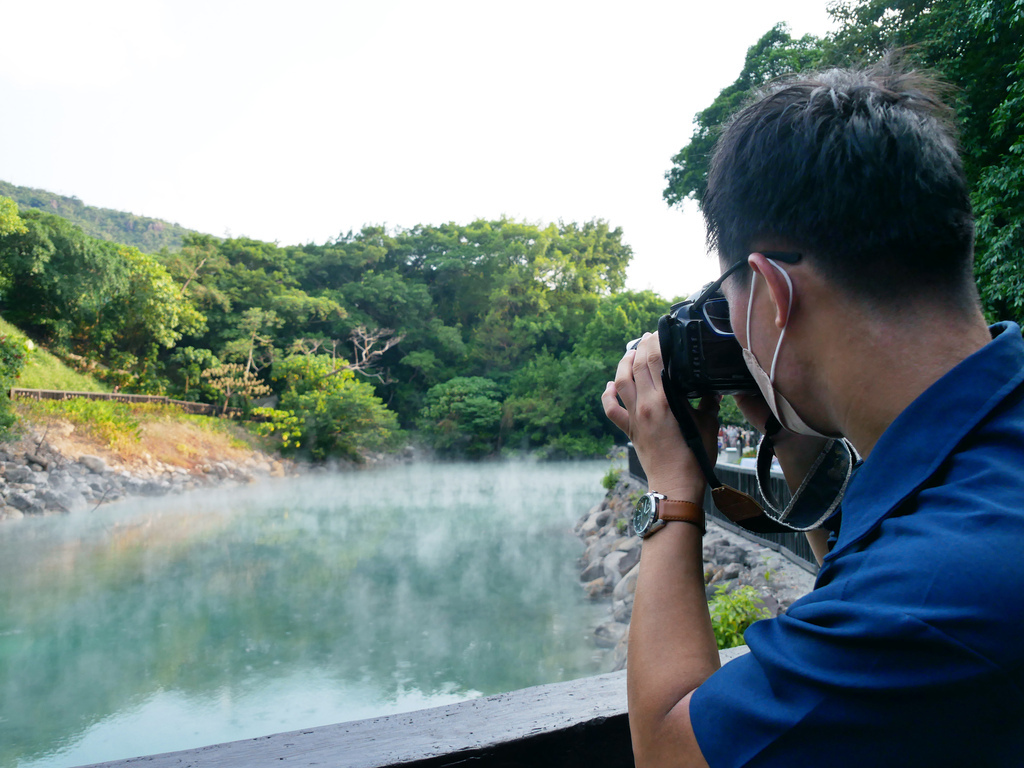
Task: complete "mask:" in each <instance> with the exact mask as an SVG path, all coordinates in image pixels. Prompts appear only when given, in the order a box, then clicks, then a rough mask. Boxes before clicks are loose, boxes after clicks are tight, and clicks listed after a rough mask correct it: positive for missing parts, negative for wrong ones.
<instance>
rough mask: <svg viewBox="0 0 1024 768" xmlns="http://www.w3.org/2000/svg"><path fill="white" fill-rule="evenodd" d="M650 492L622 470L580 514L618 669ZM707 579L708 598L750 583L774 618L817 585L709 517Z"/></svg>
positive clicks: (590, 576) (586, 576)
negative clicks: (640, 504)
mask: <svg viewBox="0 0 1024 768" xmlns="http://www.w3.org/2000/svg"><path fill="white" fill-rule="evenodd" d="M646 491H647V488H646V486H645V485H643V484H641V483H640V482H638V481H636V480H635V479H633V478H632V477H631V476H630V475H629V474H628V473H626V472H622V473H621V474H620V478H619V481H618V483H616V485H615V487H614V488H612V489H611V490H610V491H608V493H607V494H606V495H605V498H604V500H603V501H602V502H601V503H600V504H598V505H596V506H595V507H594V508H593V509H591V510H589V511H588V512H587V513H586V514H584V515H583V517H582V518H580V520H579V522H578V523H577V526H576V532H577V533H578V535H579V536H580V537H581V538H582V539H583V541H584V543H585V545H586V550H585V551H584V553H583V557H582V558H580V569H581V577H580V578H581V580H582V582H583V588H584V589H585V590H586V593H587V595H588V596H589V597H590V598H592V599H594V600H604V601H607V602H608V610H609V614H610V616H609V620H608V621H606V622H604V623H602V624H600V625H599V626H598V627H597V629H596V630H595V632H594V634H595V639H596V642H597V645H598V647H600V648H605V649H607V650H608V652H609V653H611V654H612V662H613V666H614V669H617V670H618V669H623V668H624V667H625V665H626V647H627V643H628V642H629V619H630V617H631V615H632V613H633V593H634V592H635V590H636V579H637V574H638V572H639V567H638V566H639V562H640V549H641V546H642V543H641V541H640V539H639V538H638V537H637V536H635V535H634V534H633V531H632V525H631V523H630V520H631V518H632V513H633V506H634V505H635V501H636V499H637V498H639V496H640V495H641V494H643V493H645V492H646ZM704 583H705V585H706V586H705V588H706V591H707V597H708V600H710V599H711V598H712V597H714V595H715V592H716V591H717V590H719V589H720V588H724V590H725V591H727V592H728V591H732V590H733V589H735V588H737V587H739V586H742V585H750V586H752V587H754V588H755V589H756V590H757V591H758V592H759V593H760V595H761V600H762V602H763V603H764V605H765V607H766V608H767V609H768V611H769V612H770V613H771V615H772V616H776V615H778V614H779V613H782V612H784V611H785V610H786V609H787V608H788V607H789V606H790V605H791V604H792V603H793V602H794V601H795V600H796V599H797V598H799V597H801V596H803V595H805V594H807V593H808V592H810V591H811V590H812V589H813V588H814V576H813V575H811V574H810V573H809V572H808V571H806V570H804V569H803V568H802V567H800V566H798V565H796V564H795V563H793V562H792V561H790V560H789V559H787V558H786V557H784V556H783V555H781V554H779V553H778V552H775V551H773V550H771V549H769V548H768V547H764V546H761V545H760V544H759V543H757V542H755V541H751V540H749V539H747V538H745V537H743V536H740V535H739V534H737V533H733V532H731V531H728V530H726V529H725V528H723V527H721V526H719V525H717V524H716V523H715V522H714V521H713V520H712V519H711V518H708V531H707V534H706V535H705V537H704Z"/></svg>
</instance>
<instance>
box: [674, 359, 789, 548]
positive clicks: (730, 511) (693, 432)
mask: <svg viewBox="0 0 1024 768" xmlns="http://www.w3.org/2000/svg"><path fill="white" fill-rule="evenodd" d="M661 383H662V385H663V389H664V390H665V399H666V400H668V407H669V408H670V409H671V410H672V415H673V416H675V417H676V422H677V423H678V424H679V430H680V431H681V432H682V433H683V439H684V440H686V444H687V445H688V446H689V447H690V450H691V451H692V452H693V455H694V456H695V457H696V458H697V463H698V464H699V465H700V469H701V472H703V473H704V478H705V479H706V480H707V481H708V484H709V485H710V486H711V498H712V500H713V501H714V502H715V506H716V507H718V509H719V511H720V512H721V513H722V514H723V515H725V516H726V517H728V518H729V520H731V521H732V522H734V523H736V524H737V525H741V526H743V527H744V528H746V529H747V530H750V531H754V532H756V533H770V532H772V531H774V530H778V529H777V528H773V527H763V526H765V525H768V526H771V524H772V523H771V521H770V520H769V519H768V517H767V516H766V515H765V513H764V510H763V509H762V508H761V505H760V504H758V503H757V501H756V500H755V499H754V497H753V496H750V495H749V494H746V493H744V492H743V491H740V490H737V489H735V488H730V487H729V486H727V485H725V484H724V483H723V482H722V481H720V480H719V479H718V475H716V474H715V467H714V465H713V464H712V463H711V459H710V458H708V452H707V451H705V450H704V441H703V440H702V439H701V436H700V430H699V429H698V428H697V423H696V422H695V421H694V420H693V416H692V415H691V414H690V410H689V408H688V404H687V403H686V401H685V399H684V400H683V401H682V402H680V396H679V394H678V391H677V390H676V388H675V387H673V386H672V385H671V383H670V381H669V378H668V372H667V371H665V370H662V372H661Z"/></svg>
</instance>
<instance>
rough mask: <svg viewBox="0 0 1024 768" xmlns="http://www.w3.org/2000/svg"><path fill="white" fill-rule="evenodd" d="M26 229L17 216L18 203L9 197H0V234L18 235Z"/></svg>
mask: <svg viewBox="0 0 1024 768" xmlns="http://www.w3.org/2000/svg"><path fill="white" fill-rule="evenodd" d="M26 231H27V230H26V228H25V224H24V223H23V222H22V220H21V217H20V216H18V204H17V203H16V202H14V201H13V200H11V198H9V197H0V235H20V234H24V233H25V232H26Z"/></svg>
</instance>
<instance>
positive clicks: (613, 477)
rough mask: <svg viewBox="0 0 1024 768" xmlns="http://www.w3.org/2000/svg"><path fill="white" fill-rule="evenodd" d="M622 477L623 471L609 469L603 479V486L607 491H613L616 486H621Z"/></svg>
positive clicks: (613, 468)
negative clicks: (620, 479)
mask: <svg viewBox="0 0 1024 768" xmlns="http://www.w3.org/2000/svg"><path fill="white" fill-rule="evenodd" d="M620 477H622V470H621V469H616V468H615V467H609V468H608V472H606V473H605V476H604V477H602V478H601V485H602V486H603V487H604V489H605V490H606V491H610V490H612V489H613V488H614V487H615V486H616V485H618V484H619V478H620Z"/></svg>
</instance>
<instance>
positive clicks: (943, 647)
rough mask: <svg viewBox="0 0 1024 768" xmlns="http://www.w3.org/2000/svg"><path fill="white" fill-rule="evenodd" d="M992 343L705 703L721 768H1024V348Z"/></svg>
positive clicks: (873, 482) (698, 700) (888, 453)
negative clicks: (802, 591)
mask: <svg viewBox="0 0 1024 768" xmlns="http://www.w3.org/2000/svg"><path fill="white" fill-rule="evenodd" d="M991 330H992V334H993V341H992V342H991V343H990V344H988V345H987V346H985V347H984V348H983V349H981V350H979V351H978V352H976V353H975V354H974V355H972V356H971V357H969V358H967V359H966V360H964V361H963V362H962V363H961V364H960V365H958V366H957V367H956V368H954V369H953V370H951V371H950V372H949V373H947V374H946V375H945V376H943V377H942V378H941V379H940V380H939V381H937V382H936V383H935V384H934V385H933V386H931V387H930V388H929V389H928V390H927V391H926V392H924V394H922V395H921V396H920V397H919V398H917V399H916V400H915V401H914V402H913V403H911V404H910V406H908V407H907V409H906V410H904V411H903V413H901V414H900V415H899V417H898V418H897V419H896V420H895V421H894V422H893V423H892V425H891V426H890V427H889V428H888V429H887V430H886V431H885V433H884V434H883V435H882V437H881V439H880V440H879V441H878V443H877V444H876V445H875V448H874V450H872V452H871V454H870V456H869V457H868V458H867V460H866V461H865V462H864V464H863V465H862V466H861V467H860V469H859V470H858V472H857V474H856V477H855V478H854V480H853V481H852V482H851V484H850V487H849V489H848V490H847V493H846V497H845V498H844V500H843V505H842V521H843V522H842V527H841V529H840V532H839V538H838V541H837V542H836V545H835V547H834V548H833V550H832V551H831V552H830V553H829V555H828V556H827V557H826V558H825V561H824V564H823V566H822V568H821V572H820V573H819V575H818V580H817V583H816V584H815V588H814V591H813V592H811V593H810V594H809V595H806V596H805V597H803V598H801V599H800V600H798V601H797V602H795V603H793V605H792V606H791V607H790V609H789V611H787V612H786V614H785V615H783V616H780V617H778V618H777V619H771V620H766V621H760V622H757V623H756V624H754V625H753V626H752V627H751V628H750V629H749V630H748V631H747V633H746V641H747V644H748V646H749V647H750V653H749V654H747V655H745V656H743V657H741V658H739V659H736V660H735V661H732V662H730V663H728V664H726V665H725V666H724V667H723V668H722V669H720V670H719V671H718V672H716V673H715V674H714V675H712V676H711V677H710V678H709V679H708V680H707V681H706V682H705V683H704V684H703V685H702V686H701V687H700V688H698V689H697V691H696V692H695V693H694V695H693V699H692V700H691V704H690V718H691V721H692V723H693V729H694V732H695V734H696V736H697V742H698V743H699V744H700V748H701V751H702V752H703V753H704V757H705V759H706V760H707V761H708V763H709V764H710V765H711V766H712V767H713V768H717V767H718V766H739V765H744V766H755V765H756V766H787V767H799V768H803V766H818V765H825V766H829V767H830V768H835V767H837V766H857V767H858V768H863V767H864V766H882V765H886V766H888V765H892V766H901V767H904V766H915V765H920V766H929V767H930V768H931V767H934V766H986V767H988V766H1008V765H1024V386H1022V382H1024V341H1022V339H1021V331H1020V328H1019V327H1018V326H1016V325H1015V324H1013V323H1002V324H999V325H996V326H993V327H992V329H991Z"/></svg>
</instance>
